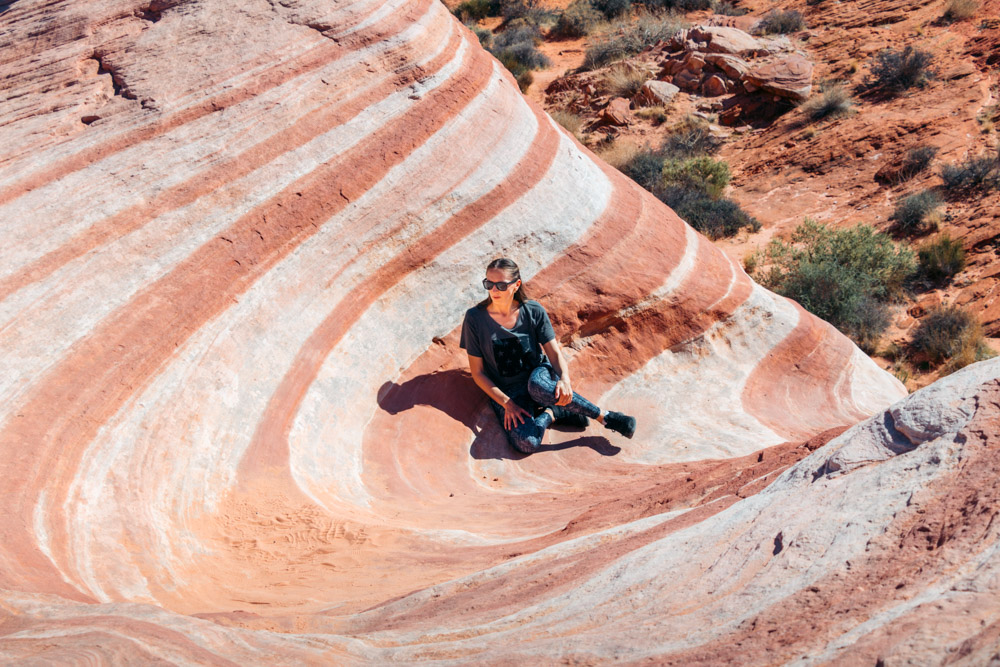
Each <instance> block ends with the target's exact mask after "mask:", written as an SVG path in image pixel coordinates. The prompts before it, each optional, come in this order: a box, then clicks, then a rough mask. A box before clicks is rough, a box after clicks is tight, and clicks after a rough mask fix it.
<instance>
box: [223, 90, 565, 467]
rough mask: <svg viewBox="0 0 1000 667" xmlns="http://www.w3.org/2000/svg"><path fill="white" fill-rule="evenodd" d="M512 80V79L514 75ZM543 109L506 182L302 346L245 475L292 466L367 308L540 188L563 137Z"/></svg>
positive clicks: (418, 246)
mask: <svg viewBox="0 0 1000 667" xmlns="http://www.w3.org/2000/svg"><path fill="white" fill-rule="evenodd" d="M508 78H509V77H508ZM543 113H544V112H540V111H538V110H537V109H536V110H535V114H536V116H538V121H539V132H538V135H537V137H536V138H535V140H534V141H533V142H532V145H531V147H530V149H529V151H528V153H527V154H526V155H525V156H524V157H523V158H522V159H521V160H520V162H519V163H518V164H517V165H516V166H515V167H514V169H513V170H512V171H511V174H510V176H508V177H507V178H506V179H505V180H504V181H503V182H502V183H500V184H499V185H497V186H496V187H495V188H493V189H492V190H491V191H490V192H489V193H487V194H486V195H484V196H483V197H481V198H480V199H479V200H477V201H476V202H474V203H473V204H470V205H469V206H467V207H465V208H464V209H462V211H460V212H459V213H458V214H456V215H455V216H454V217H453V218H451V220H449V221H448V223H447V224H446V225H444V226H442V227H441V228H439V229H436V230H434V231H433V232H431V233H429V234H427V235H426V236H424V237H422V238H421V239H420V240H419V241H417V242H416V243H414V244H413V245H411V246H410V247H408V248H407V249H406V252H404V253H401V254H398V255H396V256H395V257H393V258H392V259H391V260H389V262H387V263H386V264H385V265H384V266H382V267H381V269H380V270H379V272H378V273H377V274H376V275H375V276H373V277H372V278H370V279H369V280H366V281H365V282H364V283H363V284H361V285H359V286H358V287H356V288H355V289H353V290H352V291H351V292H350V293H349V294H348V295H346V296H345V297H344V299H343V300H342V301H341V302H340V304H339V305H338V306H337V307H336V308H335V309H334V310H333V311H332V312H331V313H330V315H328V316H327V318H326V319H325V320H324V321H323V323H322V324H320V326H319V327H317V329H316V331H315V332H314V333H313V334H312V335H311V336H310V337H309V339H308V340H307V341H306V343H305V344H304V345H303V346H302V349H301V350H300V351H299V353H298V355H297V356H296V358H295V360H294V361H293V362H292V365H291V368H290V370H289V371H288V373H287V374H286V375H285V377H284V378H283V379H282V382H281V385H280V386H279V388H278V390H277V391H276V392H275V394H274V397H273V398H272V399H271V402H270V403H269V404H268V406H267V409H266V410H265V412H264V417H263V419H262V420H261V423H260V425H259V426H258V429H257V432H256V434H255V435H254V438H253V441H252V444H251V446H250V448H249V450H248V451H247V453H246V456H245V457H244V460H243V464H242V466H241V474H243V475H253V474H257V473H263V472H265V471H268V472H270V471H272V470H273V469H275V468H278V469H285V468H286V467H287V465H288V455H289V452H288V434H289V431H290V430H291V425H292V421H293V420H294V418H295V414H296V412H297V410H298V407H299V405H300V403H301V402H302V399H303V397H304V396H305V393H306V391H307V390H308V388H309V386H310V385H311V384H312V383H313V382H314V381H315V379H316V376H317V374H318V373H319V370H320V368H321V367H322V365H323V362H324V361H325V360H326V357H327V356H328V355H329V353H330V351H331V350H332V349H333V348H334V346H335V345H336V344H337V342H338V341H340V339H341V338H343V336H344V334H345V333H346V332H347V331H348V330H349V329H350V328H351V327H352V326H353V325H354V323H355V322H357V320H358V318H360V317H361V315H362V314H363V313H364V312H365V310H366V309H367V308H368V307H369V306H370V305H371V304H372V303H373V302H374V301H375V300H376V299H378V298H379V297H380V296H381V295H382V294H384V293H385V292H386V291H387V290H388V289H390V288H391V287H392V286H394V285H395V284H397V283H398V282H399V281H400V280H402V279H403V278H404V277H405V276H406V275H408V274H409V273H412V272H413V271H415V270H417V269H419V268H421V267H423V266H426V265H427V264H428V263H429V262H431V261H432V260H433V259H434V258H435V257H437V256H438V255H439V254H440V253H442V252H443V251H445V250H446V249H448V248H449V247H451V246H453V245H454V244H455V243H458V242H459V241H461V240H462V239H463V238H465V237H466V236H468V235H469V234H471V233H472V232H473V231H475V230H476V229H478V228H479V227H480V226H482V225H483V224H485V223H486V222H488V221H489V220H490V219H492V218H493V217H495V216H496V215H497V214H499V213H500V212H501V211H503V210H504V209H505V208H507V207H508V206H510V205H511V204H512V203H513V202H515V201H517V200H518V199H519V198H520V197H521V196H523V195H524V193H526V192H527V191H529V190H530V189H531V188H533V187H535V186H536V185H537V184H538V182H539V181H540V180H541V179H542V177H543V176H544V175H545V173H546V172H547V171H548V170H549V168H550V167H551V166H552V163H553V162H554V160H555V156H556V152H557V150H558V147H559V134H558V133H557V132H556V131H555V130H554V129H553V128H552V126H551V124H550V123H549V122H548V120H547V118H543V117H542V116H543Z"/></svg>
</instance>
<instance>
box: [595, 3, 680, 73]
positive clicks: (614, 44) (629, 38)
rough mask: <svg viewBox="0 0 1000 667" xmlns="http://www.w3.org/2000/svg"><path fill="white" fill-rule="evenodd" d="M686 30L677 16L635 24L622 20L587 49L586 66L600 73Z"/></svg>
mask: <svg viewBox="0 0 1000 667" xmlns="http://www.w3.org/2000/svg"><path fill="white" fill-rule="evenodd" d="M682 27H683V24H682V23H681V21H679V20H678V19H676V18H674V17H673V16H654V15H643V16H640V17H639V18H638V19H636V20H634V21H633V20H632V19H630V18H623V19H619V20H618V21H615V22H614V23H613V24H611V26H609V28H608V31H607V32H606V33H604V34H603V35H602V36H601V37H600V39H598V40H596V41H595V42H594V43H593V44H591V46H590V47H589V48H588V49H587V52H586V53H585V54H584V57H583V66H584V68H585V69H596V68H598V67H603V66H604V65H607V64H608V63H612V62H614V61H616V60H622V59H624V58H628V57H629V56H634V55H635V54H637V53H639V52H640V51H642V50H643V49H644V48H646V47H647V46H650V45H651V44H656V43H657V42H660V41H664V40H667V39H670V38H671V37H673V36H674V35H675V34H676V33H677V32H678V31H680V29H681V28H682Z"/></svg>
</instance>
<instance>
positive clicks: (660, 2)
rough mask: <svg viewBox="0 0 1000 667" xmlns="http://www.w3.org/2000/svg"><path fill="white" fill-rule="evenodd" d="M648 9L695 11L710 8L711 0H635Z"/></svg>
mask: <svg viewBox="0 0 1000 667" xmlns="http://www.w3.org/2000/svg"><path fill="white" fill-rule="evenodd" d="M637 2H639V3H640V4H643V5H645V6H646V7H648V8H649V9H659V10H674V11H678V12H696V11H699V10H702V9H711V8H712V0H637Z"/></svg>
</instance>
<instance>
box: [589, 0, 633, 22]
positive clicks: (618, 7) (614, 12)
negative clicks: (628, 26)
mask: <svg viewBox="0 0 1000 667" xmlns="http://www.w3.org/2000/svg"><path fill="white" fill-rule="evenodd" d="M594 9H596V10H597V11H599V12H600V13H601V14H604V16H605V18H609V19H615V18H618V17H619V16H621V15H622V14H627V13H628V11H629V10H630V9H632V1H631V0H594Z"/></svg>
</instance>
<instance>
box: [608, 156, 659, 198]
mask: <svg viewBox="0 0 1000 667" xmlns="http://www.w3.org/2000/svg"><path fill="white" fill-rule="evenodd" d="M618 170H619V171H621V172H622V173H623V174H625V175H626V176H628V177H629V178H631V179H632V180H633V181H635V182H636V183H638V184H639V185H641V186H642V187H644V188H646V189H647V190H649V191H650V192H656V191H657V190H658V189H659V188H660V184H661V182H662V179H663V176H662V174H663V156H662V155H660V154H659V153H657V152H655V151H651V150H649V149H642V150H639V151H638V152H636V153H635V154H634V155H632V156H631V157H630V158H629V159H628V160H626V161H625V162H624V163H623V164H622V165H621V166H620V167H618Z"/></svg>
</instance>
